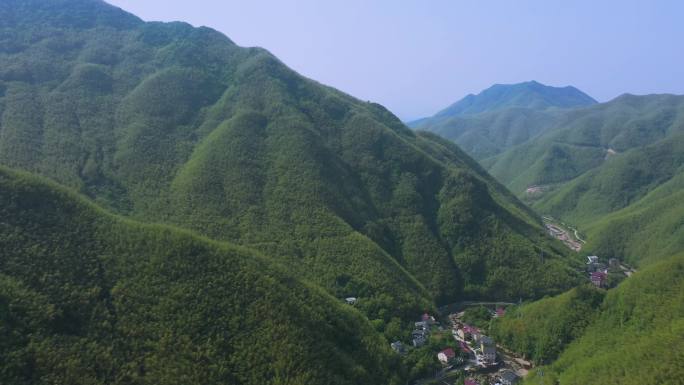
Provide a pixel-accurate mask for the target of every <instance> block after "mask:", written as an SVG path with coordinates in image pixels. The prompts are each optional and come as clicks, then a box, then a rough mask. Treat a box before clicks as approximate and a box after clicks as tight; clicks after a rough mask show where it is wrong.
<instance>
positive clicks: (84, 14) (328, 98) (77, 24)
mask: <svg viewBox="0 0 684 385" xmlns="http://www.w3.org/2000/svg"><path fill="white" fill-rule="evenodd" d="M0 13H2V14H0V23H2V26H3V27H7V28H5V29H3V32H2V39H3V40H2V41H4V42H8V43H9V42H11V45H9V44H8V43H5V45H3V49H2V50H1V51H2V52H0V89H1V90H2V93H0V95H1V96H2V97H0V113H2V117H1V118H0V163H2V164H5V165H8V166H11V167H17V168H21V169H24V170H28V171H31V172H36V173H39V174H42V175H45V176H49V177H51V178H53V179H55V180H56V181H58V182H60V183H62V184H66V185H68V186H71V187H73V188H75V189H78V190H79V191H80V192H81V193H83V194H85V195H87V196H89V197H91V198H92V199H94V200H95V201H97V202H98V203H100V204H102V205H104V206H106V207H108V208H110V209H112V210H114V211H116V212H117V213H121V214H126V215H130V216H132V217H134V218H136V219H139V220H144V221H156V222H165V223H172V224H175V225H178V226H181V227H185V228H189V229H192V230H195V231H198V232H200V233H202V234H203V235H206V236H209V237H211V238H214V239H219V240H228V241H231V242H234V243H237V244H241V245H246V246H250V247H252V248H255V249H258V250H260V251H262V252H264V253H265V254H267V255H269V256H271V257H274V258H277V259H278V260H280V261H281V262H283V266H285V268H286V269H288V270H289V271H290V272H291V273H293V274H295V275H296V276H298V277H304V278H306V279H309V280H311V281H312V282H314V283H316V284H319V285H321V286H322V287H324V288H325V289H327V290H328V291H329V292H330V293H332V294H334V295H336V296H339V297H341V296H347V295H355V296H359V297H363V298H366V299H367V301H365V302H364V305H363V306H362V307H363V309H364V311H366V312H367V314H368V315H369V316H370V317H371V318H378V319H383V320H385V321H388V320H389V318H390V317H391V316H392V315H399V316H402V317H410V316H412V315H414V314H415V313H416V312H418V311H420V310H421V309H424V308H425V307H429V306H431V305H430V302H431V300H437V301H438V302H446V301H451V300H453V299H455V298H457V297H459V296H461V295H462V294H464V295H465V296H469V297H499V298H504V297H505V298H519V297H520V296H523V297H533V296H539V295H543V294H545V293H551V292H557V291H558V290H561V289H563V288H566V287H568V285H571V284H572V282H573V274H572V272H571V270H569V269H567V268H566V266H565V264H564V263H563V262H561V260H560V259H559V258H549V259H548V260H547V261H548V262H547V264H548V265H549V268H547V266H543V265H541V264H539V263H538V262H537V261H538V259H537V257H536V256H537V255H538V251H537V250H536V246H535V244H536V243H537V242H539V237H538V236H537V235H536V234H537V233H538V226H539V224H538V223H537V222H536V221H537V220H536V219H535V218H531V217H530V216H529V215H528V214H524V213H522V211H523V210H522V209H520V207H521V206H520V204H519V202H516V201H515V198H513V197H512V196H510V195H509V194H499V193H496V192H494V191H495V190H499V189H500V186H498V185H496V186H494V185H492V184H491V181H490V180H488V179H487V178H488V177H486V176H485V173H484V172H483V171H482V170H474V169H473V168H472V167H471V166H470V164H469V163H470V162H471V161H470V160H466V161H461V162H460V164H459V163H458V162H449V163H445V162H444V161H443V160H441V159H440V158H439V157H437V156H434V155H433V154H435V153H437V152H451V153H450V154H448V156H449V157H451V158H458V157H462V158H466V159H467V157H465V156H464V155H463V154H461V153H456V152H453V150H451V149H448V148H444V147H443V146H438V145H437V144H435V142H434V141H432V140H429V139H426V138H424V137H421V136H417V135H415V134H414V133H413V132H411V131H410V130H408V129H407V128H406V127H405V126H404V125H403V124H402V123H401V122H400V121H399V120H398V119H397V118H396V117H394V116H393V115H392V114H390V113H389V112H388V111H387V110H385V109H384V108H383V107H381V106H379V105H376V104H373V103H363V102H360V101H358V100H356V99H353V98H351V97H349V96H347V95H344V94H342V93H340V92H338V91H336V90H334V89H331V88H327V87H324V86H322V85H320V84H318V83H316V82H313V81H311V80H308V79H305V78H303V77H301V76H299V75H298V74H296V73H295V72H293V71H291V70H290V69H288V68H287V67H285V66H284V65H283V64H282V63H281V62H279V61H278V60H277V59H276V58H275V57H273V56H272V55H271V54H269V53H268V52H266V51H264V50H261V49H247V48H240V47H237V46H236V45H234V44H233V43H232V42H231V41H230V40H229V39H228V38H226V37H225V36H223V35H221V34H219V33H217V32H216V31H213V30H210V29H208V28H192V27H191V26H189V25H187V24H184V23H143V22H142V21H140V20H139V19H137V18H135V17H134V16H131V15H128V14H126V13H123V12H122V11H120V10H117V9H115V8H111V7H108V6H105V5H103V4H101V3H100V2H98V1H94V0H62V1H58V2H52V1H51V2H48V1H44V0H30V1H9V2H7V3H6V7H4V8H0ZM435 146H437V147H439V149H436V148H434V147H435ZM461 187H464V188H461ZM516 207H517V208H516ZM530 234H535V235H534V236H531V235H530ZM542 242H547V241H542ZM547 249H548V250H547V252H548V254H549V256H550V257H557V256H559V255H560V254H559V253H558V252H554V251H552V250H551V248H550V247H549V248H547ZM531 276H536V277H541V279H538V280H528V279H524V278H525V277H531ZM510 277H519V280H518V281H516V280H511V279H510Z"/></svg>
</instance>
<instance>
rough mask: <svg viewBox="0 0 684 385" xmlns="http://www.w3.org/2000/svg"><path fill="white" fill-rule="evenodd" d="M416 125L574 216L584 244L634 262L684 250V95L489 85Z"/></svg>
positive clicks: (533, 200)
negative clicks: (604, 96)
mask: <svg viewBox="0 0 684 385" xmlns="http://www.w3.org/2000/svg"><path fill="white" fill-rule="evenodd" d="M541 95H543V96H544V97H542V96H541ZM521 101H525V102H521ZM573 103H575V104H576V105H575V106H573V105H572V104H573ZM472 106H477V108H475V109H470V108H471V107H472ZM501 106H505V107H501ZM509 106H515V107H509ZM414 126H415V127H416V128H417V129H419V130H428V131H431V132H435V133H438V134H440V135H444V136H445V137H447V138H450V139H452V140H454V141H455V142H456V143H457V144H459V145H461V146H463V147H464V149H466V151H468V152H470V154H471V155H472V156H474V157H476V158H478V159H479V161H480V163H481V164H482V165H483V166H484V167H485V168H486V169H487V170H488V171H489V172H490V173H491V174H492V175H493V176H495V177H496V178H497V179H498V180H499V181H500V182H502V183H503V184H505V185H506V186H507V187H508V188H510V189H511V190H512V191H513V192H514V193H515V194H516V195H518V196H519V197H520V198H522V199H523V200H525V201H526V202H527V203H529V204H531V205H532V207H533V208H535V209H536V211H537V212H539V213H541V214H547V215H552V216H554V217H557V218H560V219H562V220H564V221H568V222H570V223H572V224H575V225H578V226H579V227H580V230H582V231H584V232H586V233H587V235H588V239H589V244H588V247H589V250H593V251H595V252H597V253H601V254H605V255H609V256H615V257H620V258H623V259H626V260H629V261H631V262H633V263H638V262H639V261H645V260H650V259H657V258H660V257H667V256H669V255H672V254H674V253H677V252H679V251H684V228H683V227H682V225H681V224H680V223H679V219H678V218H681V216H682V215H684V207H680V206H681V204H680V202H682V200H681V199H680V198H681V197H680V195H681V191H682V189H681V187H682V182H681V179H682V166H683V165H684V162H682V159H683V157H684V146H683V145H682V136H683V135H684V96H675V95H647V96H635V95H629V94H626V95H623V96H620V97H618V98H616V99H614V100H612V101H610V102H607V103H601V104H596V102H595V101H594V100H593V99H591V98H590V97H588V96H586V95H585V94H584V93H582V92H581V91H578V90H577V89H576V88H573V87H565V88H554V87H547V86H544V85H541V84H539V83H536V82H528V83H521V84H516V85H510V86H502V85H495V86H493V87H491V88H489V89H487V90H485V91H483V92H482V93H480V94H479V95H477V96H473V95H470V96H468V97H466V98H464V99H463V100H462V101H460V102H458V103H456V104H454V105H453V106H452V107H450V108H448V109H446V110H444V111H442V112H441V113H439V114H437V115H435V116H434V117H433V118H428V119H426V120H423V121H420V122H418V124H417V125H414ZM666 206H667V207H669V208H670V209H669V210H665V211H663V209H664V207H666Z"/></svg>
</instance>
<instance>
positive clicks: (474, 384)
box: [463, 378, 480, 385]
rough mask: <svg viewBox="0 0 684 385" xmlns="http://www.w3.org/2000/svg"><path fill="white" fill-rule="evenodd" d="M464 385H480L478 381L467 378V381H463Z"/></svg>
mask: <svg viewBox="0 0 684 385" xmlns="http://www.w3.org/2000/svg"><path fill="white" fill-rule="evenodd" d="M463 385H480V384H478V383H477V381H475V380H473V379H472V378H467V379H466V380H465V381H463Z"/></svg>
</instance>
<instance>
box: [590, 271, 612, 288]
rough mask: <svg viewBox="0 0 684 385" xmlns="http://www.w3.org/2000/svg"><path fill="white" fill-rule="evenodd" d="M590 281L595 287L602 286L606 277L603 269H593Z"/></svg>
mask: <svg viewBox="0 0 684 385" xmlns="http://www.w3.org/2000/svg"><path fill="white" fill-rule="evenodd" d="M590 279H591V283H593V284H594V286H596V287H604V286H605V284H606V281H607V279H608V274H606V272H604V271H595V272H593V273H591V276H590Z"/></svg>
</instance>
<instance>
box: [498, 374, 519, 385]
mask: <svg viewBox="0 0 684 385" xmlns="http://www.w3.org/2000/svg"><path fill="white" fill-rule="evenodd" d="M519 380H520V377H518V375H517V374H515V373H514V372H513V371H512V370H505V371H503V372H502V373H501V376H500V380H499V382H500V383H501V385H513V384H517V383H518V381H519Z"/></svg>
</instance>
